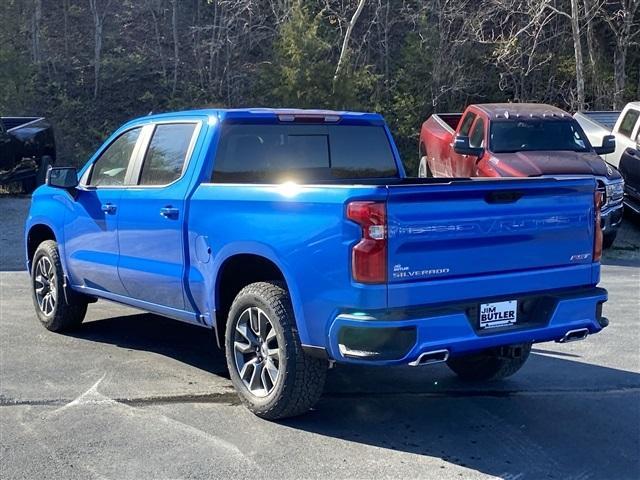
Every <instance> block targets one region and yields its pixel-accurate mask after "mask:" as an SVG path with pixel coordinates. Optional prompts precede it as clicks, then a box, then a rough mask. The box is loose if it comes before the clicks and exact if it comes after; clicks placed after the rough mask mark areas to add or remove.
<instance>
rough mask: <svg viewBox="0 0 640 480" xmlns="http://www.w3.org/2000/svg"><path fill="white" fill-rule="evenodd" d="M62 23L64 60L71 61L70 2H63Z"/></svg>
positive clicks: (67, 0)
mask: <svg viewBox="0 0 640 480" xmlns="http://www.w3.org/2000/svg"><path fill="white" fill-rule="evenodd" d="M62 21H63V24H62V25H63V27H62V28H63V34H64V58H65V59H66V60H69V0H63V2H62Z"/></svg>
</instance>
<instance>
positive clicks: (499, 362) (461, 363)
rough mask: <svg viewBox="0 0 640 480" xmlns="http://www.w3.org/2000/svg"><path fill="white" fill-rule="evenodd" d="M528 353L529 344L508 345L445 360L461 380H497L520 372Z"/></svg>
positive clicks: (529, 351) (529, 349)
mask: <svg viewBox="0 0 640 480" xmlns="http://www.w3.org/2000/svg"><path fill="white" fill-rule="evenodd" d="M530 353H531V344H530V343H523V344H520V345H509V346H507V347H499V348H493V349H491V350H486V351H484V352H481V353H476V354H473V355H466V356H463V357H454V358H450V359H449V360H447V365H448V367H449V368H450V369H451V370H453V371H454V372H455V373H456V374H457V375H458V376H459V377H460V378H462V379H463V380H469V381H481V380H499V379H501V378H506V377H509V376H511V375H513V374H514V373H516V372H517V371H518V370H520V369H521V368H522V366H523V365H524V364H525V362H526V361H527V359H528V358H529V354H530Z"/></svg>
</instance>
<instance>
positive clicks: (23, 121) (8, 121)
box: [2, 117, 42, 132]
mask: <svg viewBox="0 0 640 480" xmlns="http://www.w3.org/2000/svg"><path fill="white" fill-rule="evenodd" d="M38 120H42V117H2V123H3V124H4V128H6V129H7V131H8V132H11V131H12V130H16V129H18V128H21V127H24V126H25V125H27V124H29V123H32V122H36V121H38Z"/></svg>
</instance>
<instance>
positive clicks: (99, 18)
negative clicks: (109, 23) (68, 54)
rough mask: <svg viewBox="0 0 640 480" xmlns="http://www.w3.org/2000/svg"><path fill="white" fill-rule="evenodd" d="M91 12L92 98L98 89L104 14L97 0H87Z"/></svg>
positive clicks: (95, 96) (96, 94)
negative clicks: (99, 8)
mask: <svg viewBox="0 0 640 480" xmlns="http://www.w3.org/2000/svg"><path fill="white" fill-rule="evenodd" d="M89 6H90V7H91V13H92V14H93V41H94V45H93V76H94V80H93V98H94V99H95V98H98V92H99V91H100V66H101V63H102V26H103V19H104V16H103V15H100V12H99V11H98V5H97V0H89Z"/></svg>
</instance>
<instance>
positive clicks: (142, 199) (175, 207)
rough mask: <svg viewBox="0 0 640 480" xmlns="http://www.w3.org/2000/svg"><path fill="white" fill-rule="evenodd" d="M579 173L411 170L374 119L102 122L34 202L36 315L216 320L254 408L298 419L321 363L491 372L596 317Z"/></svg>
mask: <svg viewBox="0 0 640 480" xmlns="http://www.w3.org/2000/svg"><path fill="white" fill-rule="evenodd" d="M600 197H601V195H600V193H599V192H598V191H597V190H596V182H595V180H594V179H593V178H588V177H587V178H585V177H582V178H565V179H558V178H532V179H522V178H515V179H497V180H484V179H483V180H477V179H459V180H457V179H454V180H451V179H417V178H407V176H406V174H405V171H404V169H403V167H402V162H401V161H400V158H399V155H398V151H397V149H396V147H395V145H394V143H393V140H392V137H391V134H390V132H389V129H388V128H387V126H386V125H385V123H384V120H383V118H382V117H381V116H379V115H377V114H367V113H353V112H332V111H314V110H268V109H258V110H200V111H191V112H180V113H170V114H163V115H152V116H147V117H143V118H139V119H136V120H133V121H131V122H129V123H127V124H126V125H124V126H122V127H121V128H120V129H118V130H117V131H116V132H115V133H114V134H113V135H112V136H111V137H110V138H109V139H108V140H107V141H106V142H105V143H104V145H103V146H102V147H101V148H100V149H99V150H98V151H97V152H96V154H95V155H94V156H93V157H92V158H91V159H90V160H89V161H88V162H87V164H86V165H85V166H84V168H82V169H81V170H80V172H79V173H77V172H76V170H75V169H74V168H61V167H57V168H53V169H52V170H50V172H49V175H48V178H47V185H46V186H43V187H41V188H39V189H38V190H37V191H36V192H35V193H34V195H33V199H32V204H31V209H30V212H29V216H28V219H27V222H26V230H25V241H26V257H27V265H28V268H29V271H30V272H31V285H32V295H33V300H34V305H35V309H36V314H37V317H38V319H39V320H40V322H41V323H42V324H43V325H44V327H45V328H47V329H49V330H52V331H64V330H68V329H72V328H76V327H78V326H80V324H81V322H82V320H83V318H84V316H85V312H86V310H87V304H88V303H90V302H92V301H95V299H97V298H101V299H107V300H112V301H115V302H120V303H124V304H127V305H131V306H134V307H138V308H141V309H143V310H147V311H150V312H154V313H156V314H159V315H165V316H167V317H171V318H174V319H177V320H181V321H184V322H188V323H191V324H194V325H198V326H201V327H203V328H205V329H207V330H211V331H213V332H214V333H215V337H216V338H217V339H218V342H219V346H221V347H223V348H224V350H225V354H226V359H227V364H228V367H229V372H230V377H231V381H232V382H233V385H234V386H235V388H236V390H237V392H238V394H239V396H240V398H241V399H242V401H243V402H244V403H245V404H246V405H247V406H248V407H249V408H250V409H251V411H253V412H254V413H256V414H257V415H259V416H262V417H265V418H269V419H275V418H282V417H287V416H292V415H297V414H302V413H304V412H306V411H307V410H308V409H309V408H310V407H311V406H312V405H314V403H315V402H316V401H317V400H318V398H319V397H320V395H321V393H322V390H323V384H324V381H325V375H326V370H327V368H328V366H329V365H330V364H331V362H340V363H352V364H361V365H378V366H384V365H411V366H415V367H417V366H421V365H427V364H431V363H436V362H447V364H448V365H449V367H451V369H452V370H453V371H454V372H455V373H457V374H458V375H459V376H460V377H462V378H465V379H471V380H489V379H496V378H503V377H506V376H509V375H511V374H513V373H515V372H516V371H517V370H518V369H519V368H520V367H521V366H522V365H523V364H524V363H525V361H526V360H527V358H528V356H529V352H530V351H531V345H532V344H533V343H535V342H545V341H550V340H556V341H560V342H568V341H572V340H581V339H584V338H585V337H586V336H587V335H588V334H593V333H597V332H599V331H600V330H601V329H602V328H604V327H605V326H606V325H607V324H608V320H607V319H606V318H605V317H603V316H602V305H603V303H604V302H605V301H606V300H607V292H606V291H605V290H604V289H602V288H598V287H596V284H597V283H598V281H599V277H600V264H599V260H600V255H601V251H602V248H601V247H602V245H601V243H602V232H601V228H600V221H599V215H600V210H599V208H598V203H599V201H600Z"/></svg>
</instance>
